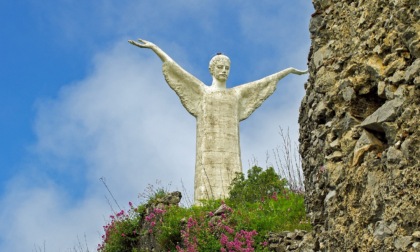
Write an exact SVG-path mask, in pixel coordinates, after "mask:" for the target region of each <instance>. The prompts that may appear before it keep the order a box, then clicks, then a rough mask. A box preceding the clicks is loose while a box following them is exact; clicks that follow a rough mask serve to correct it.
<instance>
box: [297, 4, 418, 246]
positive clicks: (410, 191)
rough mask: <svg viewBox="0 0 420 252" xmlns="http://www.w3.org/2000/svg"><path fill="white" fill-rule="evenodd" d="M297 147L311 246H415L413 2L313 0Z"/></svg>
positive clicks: (415, 14)
mask: <svg viewBox="0 0 420 252" xmlns="http://www.w3.org/2000/svg"><path fill="white" fill-rule="evenodd" d="M312 2H313V4H314V7H315V13H314V14H313V15H312V19H311V22H310V32H311V39H312V45H311V51H310V55H309V58H308V59H309V69H310V77H309V80H308V82H307V83H306V84H305V88H306V95H305V97H304V99H303V100H302V104H301V108H300V118H299V123H300V139H299V140H300V153H301V155H302V157H303V169H304V174H305V186H306V192H307V194H306V204H307V209H308V212H309V214H310V216H311V221H312V224H313V226H314V232H313V236H314V240H315V248H314V250H316V251H420V246H419V238H418V236H419V231H420V165H419V160H420V116H419V115H420V90H419V89H420V74H419V73H420V59H419V57H420V21H419V20H420V8H419V5H420V2H419V1H418V0H369V1H367V0H312Z"/></svg>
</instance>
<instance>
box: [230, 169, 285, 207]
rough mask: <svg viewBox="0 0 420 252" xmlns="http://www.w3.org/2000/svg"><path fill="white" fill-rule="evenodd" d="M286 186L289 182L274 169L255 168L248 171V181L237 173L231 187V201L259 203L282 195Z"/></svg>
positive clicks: (236, 202)
mask: <svg viewBox="0 0 420 252" xmlns="http://www.w3.org/2000/svg"><path fill="white" fill-rule="evenodd" d="M286 184H287V181H286V180H285V179H281V178H280V176H279V175H277V173H276V172H275V171H274V169H273V168H272V167H270V168H268V169H266V170H265V171H263V169H262V168H260V167H257V166H254V167H252V168H251V169H249V170H248V178H246V179H245V176H244V174H243V173H237V176H236V177H235V179H234V180H233V181H232V184H231V186H230V197H229V200H230V202H232V203H234V204H240V203H242V202H258V201H260V200H264V199H268V198H270V197H271V196H272V195H274V194H279V193H281V192H282V191H283V190H284V187H285V185H286Z"/></svg>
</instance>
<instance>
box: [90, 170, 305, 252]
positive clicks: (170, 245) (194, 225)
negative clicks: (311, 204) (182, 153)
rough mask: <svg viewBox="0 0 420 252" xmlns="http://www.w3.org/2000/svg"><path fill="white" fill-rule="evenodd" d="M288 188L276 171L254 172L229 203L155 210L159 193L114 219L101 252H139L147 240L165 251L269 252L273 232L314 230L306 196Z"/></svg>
mask: <svg viewBox="0 0 420 252" xmlns="http://www.w3.org/2000/svg"><path fill="white" fill-rule="evenodd" d="M286 185H287V181H286V180H284V179H281V178H280V177H279V176H278V175H277V174H276V172H275V171H274V169H273V168H268V169H266V170H263V169H261V168H259V167H253V168H252V169H250V170H249V171H248V176H247V178H245V176H244V174H238V176H237V177H236V179H235V180H234V181H233V183H232V186H231V196H230V198H228V199H226V200H225V201H222V200H210V201H205V202H202V205H201V206H191V207H180V206H170V207H166V208H165V209H159V208H153V209H150V206H151V205H152V204H150V203H153V202H156V199H157V198H159V197H161V196H163V195H164V193H163V191H162V190H157V191H156V194H155V195H151V196H150V199H151V201H153V202H150V201H149V204H146V205H141V206H139V207H137V208H134V206H133V205H132V204H131V203H129V204H130V210H129V211H127V212H124V211H121V212H120V213H117V214H116V215H115V216H111V222H110V223H109V224H108V225H106V226H104V230H105V234H104V236H103V237H102V238H103V243H102V244H99V245H98V251H102V252H125V251H127V252H135V251H140V249H139V241H140V240H141V239H142V237H146V236H148V237H150V236H153V237H154V238H155V240H156V241H157V243H159V244H160V246H161V247H162V249H163V250H164V251H188V252H190V251H254V250H256V251H265V250H268V249H267V241H266V240H265V237H266V234H267V233H268V232H279V231H285V230H290V231H293V230H295V229H301V230H310V229H311V226H310V224H309V221H308V220H307V218H306V214H305V208H304V202H303V195H302V194H301V193H298V192H294V191H292V190H290V189H288V187H287V186H286ZM147 207H149V208H148V209H149V210H148V211H147V210H146V208H147ZM217 209H219V211H218V212H215V211H216V210H217ZM141 225H142V226H141Z"/></svg>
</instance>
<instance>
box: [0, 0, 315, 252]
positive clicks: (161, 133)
mask: <svg viewBox="0 0 420 252" xmlns="http://www.w3.org/2000/svg"><path fill="white" fill-rule="evenodd" d="M312 12H313V7H312V4H311V2H310V1H308V0H294V1H278V0H277V1H275V0H259V1H243V0H231V1H220V0H202V1H195V0H172V1H165V0H154V1H150V0H136V1H134V0H119V1H117V0H96V1H92V0H85V1H75V0H73V1H72V0H45V1H36V0H16V1H1V2H0V21H1V23H2V27H1V28H0V37H1V38H2V39H1V40H0V55H1V57H0V66H1V70H0V100H1V103H2V106H0V171H1V173H0V251H74V250H75V248H76V247H77V246H78V243H79V242H81V243H82V245H83V247H87V248H88V249H89V251H96V246H97V244H98V243H100V242H101V238H100V237H101V235H102V234H103V230H102V226H103V225H105V224H106V223H107V221H109V215H110V214H112V213H113V210H114V211H115V210H116V209H118V206H117V205H116V203H115V202H114V201H113V199H112V197H111V196H110V194H109V193H108V191H107V188H106V187H105V185H104V183H103V181H105V184H106V186H107V187H108V188H109V190H110V191H111V192H112V195H113V197H114V198H115V200H116V201H117V203H118V205H119V206H120V207H121V208H125V209H128V208H129V207H128V202H133V203H141V200H142V199H141V198H139V194H142V193H144V192H147V188H148V186H149V185H153V186H154V187H155V188H158V187H164V188H166V189H167V190H169V191H175V190H179V191H181V192H182V193H183V195H184V200H183V204H186V205H187V204H188V202H189V200H188V199H190V200H191V199H192V198H193V195H192V191H193V185H194V181H193V180H194V163H195V160H194V159H195V118H194V117H192V116H191V115H190V114H189V113H188V112H187V111H186V110H185V109H184V108H183V107H182V105H181V103H180V101H179V98H178V97H177V96H176V94H175V93H174V92H173V91H172V90H171V89H170V88H169V86H168V85H167V84H166V83H165V80H164V78H163V75H162V70H161V62H160V60H159V58H158V57H157V56H156V55H155V54H153V53H152V51H150V50H147V49H141V48H137V47H134V46H132V45H130V44H129V43H128V42H127V40H129V39H137V38H143V39H146V40H149V41H152V42H154V43H155V44H157V45H158V46H160V47H161V48H162V49H163V50H164V51H165V52H166V53H167V54H169V55H170V56H171V57H172V58H173V59H174V60H175V61H176V62H178V63H179V64H180V65H181V66H182V67H183V68H184V69H186V70H187V71H188V72H190V73H191V74H193V75H195V76H196V77H197V78H199V79H200V80H202V81H203V82H204V83H206V84H210V83H211V76H210V74H209V72H208V62H209V60H210V59H211V57H212V56H214V55H215V54H216V53H218V52H222V53H223V54H226V55H228V56H229V57H230V59H231V62H232V63H231V71H230V77H229V80H228V84H227V85H228V87H233V86H236V85H239V84H243V83H247V82H250V81H253V80H256V79H260V78H262V77H264V76H267V75H269V74H272V73H275V72H277V71H280V70H282V69H284V68H287V67H295V68H298V69H306V68H307V55H308V53H309V47H310V38H309V31H308V25H309V19H310V15H311V13H312ZM307 78H308V76H307V75H302V76H298V75H289V76H287V77H285V78H284V79H282V80H281V81H280V82H279V84H278V88H277V90H276V92H275V93H274V94H273V95H272V96H271V97H270V98H269V99H268V100H267V101H265V103H264V104H263V105H262V106H261V107H260V108H259V109H257V110H256V111H255V112H254V114H253V115H251V116H250V117H249V118H248V119H247V120H245V121H243V122H241V124H240V130H241V135H240V139H241V140H240V141H241V150H242V163H243V169H244V172H246V170H247V169H249V167H250V166H251V165H253V164H258V165H260V166H262V167H266V166H269V165H274V163H275V161H274V159H273V155H272V154H269V155H268V157H267V153H272V150H273V149H275V148H278V147H279V146H280V145H281V137H280V135H279V127H281V128H283V129H285V130H287V129H289V134H290V137H291V140H292V142H294V143H297V142H298V123H297V119H298V113H299V106H300V101H301V99H302V97H303V95H304V93H305V90H304V88H303V86H304V83H305V82H306V80H307ZM145 190H146V191H145Z"/></svg>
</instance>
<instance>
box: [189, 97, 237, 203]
mask: <svg viewBox="0 0 420 252" xmlns="http://www.w3.org/2000/svg"><path fill="white" fill-rule="evenodd" d="M238 106H239V102H238V96H237V95H236V93H235V90H234V89H225V90H221V91H209V92H206V93H205V94H204V95H203V98H202V100H201V104H200V112H199V113H198V116H197V157H196V181H197V180H199V181H201V183H197V185H198V186H196V188H195V194H196V198H198V199H200V198H201V199H202V198H209V197H210V198H212V197H215V198H224V197H226V196H228V187H229V185H230V183H231V181H232V179H233V178H234V176H235V173H236V172H241V171H242V167H241V157H240V147H239V118H238V116H239V111H238ZM216 185H217V186H216Z"/></svg>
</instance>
